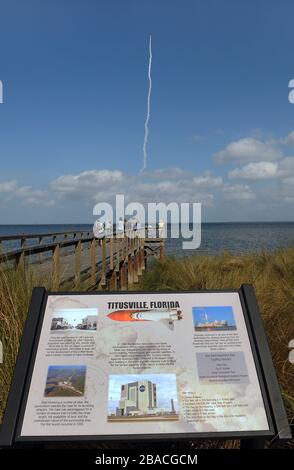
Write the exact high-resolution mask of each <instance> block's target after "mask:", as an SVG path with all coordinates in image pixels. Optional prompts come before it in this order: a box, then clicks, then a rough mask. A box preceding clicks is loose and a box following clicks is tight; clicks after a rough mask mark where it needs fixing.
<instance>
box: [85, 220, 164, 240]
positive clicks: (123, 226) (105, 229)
mask: <svg viewBox="0 0 294 470" xmlns="http://www.w3.org/2000/svg"><path fill="white" fill-rule="evenodd" d="M141 228H142V224H141V222H140V220H139V219H138V218H137V217H135V216H133V217H130V218H129V219H123V218H122V217H120V218H119V220H118V222H117V224H116V234H118V235H119V234H123V233H134V232H135V233H136V232H137V231H138V230H141ZM154 230H155V231H156V228H153V227H152V226H150V225H148V236H150V237H152V236H153V237H154V236H156V234H155V235H153V231H154ZM93 233H94V236H95V238H99V239H102V238H104V237H108V238H109V237H112V236H113V223H112V222H111V220H108V221H106V222H102V221H100V220H99V219H97V220H96V221H95V223H94V227H93ZM158 236H159V237H163V236H164V221H163V220H160V221H159V224H158Z"/></svg>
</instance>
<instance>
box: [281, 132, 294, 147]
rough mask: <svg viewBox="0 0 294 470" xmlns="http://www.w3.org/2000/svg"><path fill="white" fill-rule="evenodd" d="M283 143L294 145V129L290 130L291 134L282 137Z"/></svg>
mask: <svg viewBox="0 0 294 470" xmlns="http://www.w3.org/2000/svg"><path fill="white" fill-rule="evenodd" d="M281 143H282V144H284V145H290V146H294V131H292V132H289V134H288V135H287V136H286V137H284V138H282V139H281Z"/></svg>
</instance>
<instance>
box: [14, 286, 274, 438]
mask: <svg viewBox="0 0 294 470" xmlns="http://www.w3.org/2000/svg"><path fill="white" fill-rule="evenodd" d="M90 332H91V333H92V334H89V333H90ZM269 430H270V425H269V421H268V417H267V412H266V406H265V404H264V400H263V394H262V390H261V386H260V381H259V376H258V371H257V369H256V364H255V360H254V355H253V352H252V349H251V344H250V339H249V336H248V330H247V326H246V320H245V316H244V311H243V307H242V304H241V300H240V295H239V292H237V291H232V292H222V291H219V292H214V293H208V292H203V293H170V294H165V293H142V294H137V293H134V294H132V293H131V292H130V293H127V294H120V293H118V294H103V293H101V294H98V295H87V294H85V295H80V294H72V295H69V294H56V295H55V294H49V295H48V297H47V303H46V308H45V313H44V317H43V322H42V326H41V331H40V338H39V342H38V347H37V350H36V358H35V362H34V365H33V368H32V376H31V382H30V385H29V388H28V392H27V400H26V403H25V405H24V415H23V421H22V425H21V429H20V436H19V438H20V439H27V438H29V437H31V436H39V437H42V436H43V437H46V436H47V437H48V436H49V437H50V436H128V435H138V436H139V435H146V434H154V435H159V434H161V435H164V434H175V435H179V434H183V433H193V434H197V433H199V434H201V433H213V434H217V433H224V432H231V433H236V432H248V433H250V432H264V433H267V432H268V431H269Z"/></svg>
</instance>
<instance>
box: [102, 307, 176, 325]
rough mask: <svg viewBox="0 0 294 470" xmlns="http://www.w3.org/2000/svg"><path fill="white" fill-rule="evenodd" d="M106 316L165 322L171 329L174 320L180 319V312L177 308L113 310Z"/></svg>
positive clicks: (114, 318)
mask: <svg viewBox="0 0 294 470" xmlns="http://www.w3.org/2000/svg"><path fill="white" fill-rule="evenodd" d="M107 316H108V318H110V319H111V320H114V321H123V322H135V321H137V322H139V321H141V322H142V321H159V322H161V323H163V324H166V326H168V327H169V328H170V329H171V330H173V329H174V322H175V321H178V320H181V319H182V318H183V317H182V312H181V310H177V309H169V310H115V311H114V312H111V313H109V314H108V315H107Z"/></svg>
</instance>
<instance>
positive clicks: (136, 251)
mask: <svg viewBox="0 0 294 470" xmlns="http://www.w3.org/2000/svg"><path fill="white" fill-rule="evenodd" d="M133 277H134V283H135V284H137V282H138V281H139V278H138V237H137V236H136V234H135V238H134V276H133Z"/></svg>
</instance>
